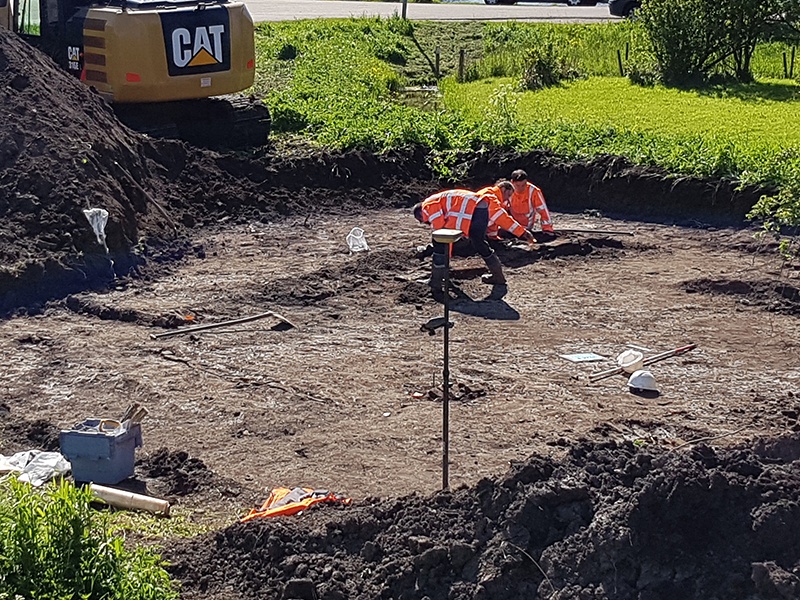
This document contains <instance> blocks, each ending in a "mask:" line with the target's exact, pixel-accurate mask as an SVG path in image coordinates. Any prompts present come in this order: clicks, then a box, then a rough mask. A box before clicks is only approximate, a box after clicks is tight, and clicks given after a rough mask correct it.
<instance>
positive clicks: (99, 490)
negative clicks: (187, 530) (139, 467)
mask: <svg viewBox="0 0 800 600" xmlns="http://www.w3.org/2000/svg"><path fill="white" fill-rule="evenodd" d="M89 488H90V489H91V490H92V493H93V494H94V495H95V496H96V497H97V498H99V499H100V500H102V501H103V502H105V503H106V504H109V505H111V506H116V507H119V508H132V509H136V510H146V511H149V512H153V513H162V514H163V515H164V516H165V517H166V516H169V502H167V501H166V500H161V499H159V498H153V497H152V496H145V495H143V494H134V493H133V492H128V491H125V490H118V489H116V488H110V487H106V486H104V485H97V484H96V483H92V484H89Z"/></svg>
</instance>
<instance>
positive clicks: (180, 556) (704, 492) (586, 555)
mask: <svg viewBox="0 0 800 600" xmlns="http://www.w3.org/2000/svg"><path fill="white" fill-rule="evenodd" d="M798 459H800V436H797V435H793V436H791V437H785V438H779V439H773V440H754V441H753V442H752V443H750V444H747V445H746V446H737V447H732V448H729V449H726V450H718V449H715V448H713V447H711V446H708V445H703V444H699V445H696V446H694V447H691V448H689V447H684V448H675V449H672V450H670V449H666V448H663V447H659V446H650V445H644V446H639V445H636V444H634V443H616V442H590V441H583V442H579V443H576V444H574V445H571V446H570V447H569V449H568V453H567V455H566V457H565V458H564V459H563V460H559V461H556V460H553V459H550V458H543V457H540V456H533V457H531V458H530V459H528V460H527V461H525V462H523V463H519V464H516V465H512V469H511V471H510V473H509V474H508V475H506V476H505V477H502V478H497V479H491V480H489V479H484V480H482V481H480V482H479V483H478V484H477V485H476V486H475V487H472V488H463V489H458V490H455V491H453V492H441V493H438V494H435V495H433V496H431V497H420V496H417V495H412V496H407V497H404V498H398V499H390V500H384V501H379V500H374V501H365V502H362V503H360V504H359V505H355V506H351V507H345V508H342V507H336V506H324V507H321V508H316V509H312V510H310V511H308V512H306V513H305V514H301V515H300V516H294V517H280V518H275V519H271V520H256V521H252V522H249V523H245V524H237V525H233V526H231V527H228V528H227V529H225V530H223V531H220V532H218V533H215V534H213V535H209V536H207V537H205V538H200V539H195V540H191V541H185V542H182V543H180V544H177V545H174V546H172V547H171V548H169V550H168V552H167V556H168V558H169V559H170V560H171V561H172V563H173V564H172V567H171V571H172V574H173V575H174V576H175V577H177V578H178V579H180V580H181V581H182V582H183V585H184V597H187V598H188V597H192V598H194V597H197V598H200V597H215V595H217V594H221V593H223V592H224V593H226V594H230V595H231V596H232V597H241V598H304V599H307V598H313V597H319V598H321V599H323V600H332V599H336V600H344V599H353V600H354V599H365V600H366V599H373V598H387V599H388V598H395V599H398V600H399V599H412V598H413V599H419V598H426V599H428V600H445V599H447V600H462V599H463V600H467V599H470V600H472V599H477V598H481V599H487V600H488V599H498V600H500V599H503V600H511V599H523V598H547V599H550V600H555V599H560V600H567V599H574V598H586V599H597V600H600V599H607V598H614V599H616V600H629V599H630V600H648V599H662V598H687V599H688V598H703V599H708V600H710V599H722V598H725V599H726V600H738V599H741V600H754V599H761V598H763V599H767V598H782V599H786V600H788V599H790V598H797V597H799V595H800V503H798V501H797V498H796V490H797V489H798V485H800V473H799V472H798V469H797V465H798V464H800V463H798V462H797V460H798ZM314 594H316V596H315V595H314Z"/></svg>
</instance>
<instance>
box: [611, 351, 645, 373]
mask: <svg viewBox="0 0 800 600" xmlns="http://www.w3.org/2000/svg"><path fill="white" fill-rule="evenodd" d="M643 360H644V354H642V353H641V352H637V351H636V350H625V352H623V353H622V354H620V355H619V356H617V365H618V366H619V367H620V368H621V369H622V370H623V371H625V372H626V373H633V372H634V371H638V370H639V369H641V368H642V366H643V362H642V361H643Z"/></svg>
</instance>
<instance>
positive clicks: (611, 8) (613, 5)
mask: <svg viewBox="0 0 800 600" xmlns="http://www.w3.org/2000/svg"><path fill="white" fill-rule="evenodd" d="M641 5H642V2H641V0H608V12H610V13H611V14H612V15H614V16H615V17H630V16H631V15H632V14H633V13H634V11H635V10H636V9H638V8H639V7H640V6H641Z"/></svg>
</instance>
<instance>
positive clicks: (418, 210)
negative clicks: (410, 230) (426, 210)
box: [411, 202, 423, 223]
mask: <svg viewBox="0 0 800 600" xmlns="http://www.w3.org/2000/svg"><path fill="white" fill-rule="evenodd" d="M411 211H412V212H413V213H414V218H415V219H416V220H417V221H419V222H420V223H422V222H423V220H422V203H421V202H418V203H417V204H415V205H414V208H412V209H411Z"/></svg>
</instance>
